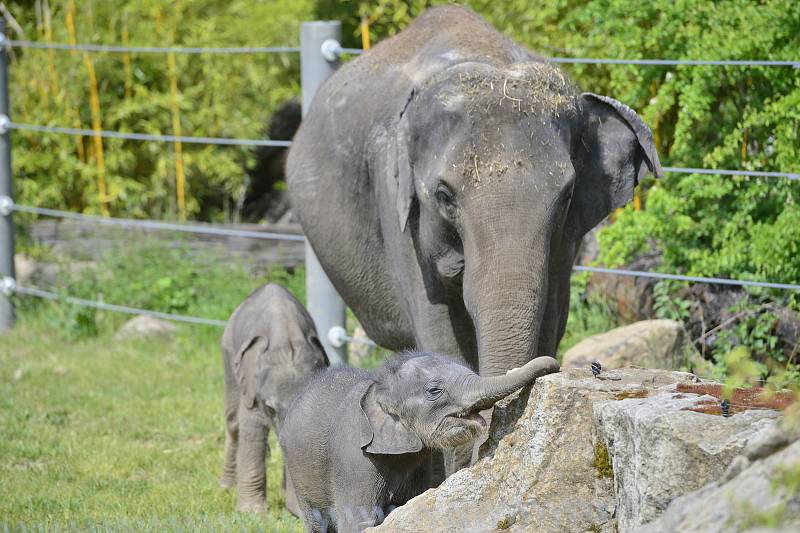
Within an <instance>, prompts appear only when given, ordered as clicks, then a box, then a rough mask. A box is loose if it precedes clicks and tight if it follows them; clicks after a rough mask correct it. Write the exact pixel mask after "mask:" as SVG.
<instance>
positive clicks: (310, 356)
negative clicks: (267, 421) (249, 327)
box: [234, 330, 329, 429]
mask: <svg viewBox="0 0 800 533" xmlns="http://www.w3.org/2000/svg"><path fill="white" fill-rule="evenodd" d="M295 333H298V334H299V336H298V335H291V334H290V332H287V331H286V330H283V331H280V332H275V335H274V336H273V337H272V338H269V337H268V336H266V335H258V336H255V337H252V338H251V339H250V341H249V342H247V343H245V344H244V346H242V348H241V349H240V350H239V352H238V353H237V355H236V358H235V360H234V369H235V371H236V375H237V378H238V380H239V385H240V387H241V390H242V394H243V396H244V401H245V405H246V406H247V407H251V408H253V407H257V408H258V409H260V410H261V411H263V412H264V413H265V414H267V415H268V416H269V417H270V418H271V419H272V420H273V421H274V422H275V423H276V424H278V425H280V422H281V421H282V420H283V418H284V417H285V415H286V411H287V409H288V408H289V404H290V403H291V401H292V399H293V398H294V396H295V395H296V394H297V392H298V390H299V388H300V387H301V386H302V385H303V384H304V383H305V382H306V381H307V380H308V379H309V377H310V376H311V375H312V374H313V373H314V372H316V371H317V370H319V369H322V368H325V367H327V366H329V362H328V358H327V356H326V355H325V350H324V349H323V348H322V345H321V343H320V341H319V339H318V338H317V336H316V333H315V332H313V330H312V332H311V333H308V334H305V332H302V331H297V332H295ZM276 429H279V428H276Z"/></svg>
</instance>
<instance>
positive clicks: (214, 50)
mask: <svg viewBox="0 0 800 533" xmlns="http://www.w3.org/2000/svg"><path fill="white" fill-rule="evenodd" d="M8 43H9V44H10V45H11V47H12V48H37V49H41V50H80V51H84V52H120V53H134V54H165V53H173V54H283V53H297V52H300V48H298V47H296V46H204V47H200V46H116V45H109V44H66V43H43V42H40V41H17V40H10V41H8Z"/></svg>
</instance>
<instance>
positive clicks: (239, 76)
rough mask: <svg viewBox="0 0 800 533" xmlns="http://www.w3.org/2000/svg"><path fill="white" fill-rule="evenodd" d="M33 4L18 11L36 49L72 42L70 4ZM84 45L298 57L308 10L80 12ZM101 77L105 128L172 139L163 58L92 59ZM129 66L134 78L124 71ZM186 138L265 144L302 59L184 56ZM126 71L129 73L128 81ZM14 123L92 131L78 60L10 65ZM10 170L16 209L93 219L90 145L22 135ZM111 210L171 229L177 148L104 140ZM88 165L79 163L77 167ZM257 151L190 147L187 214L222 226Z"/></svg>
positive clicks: (96, 204)
mask: <svg viewBox="0 0 800 533" xmlns="http://www.w3.org/2000/svg"><path fill="white" fill-rule="evenodd" d="M31 4H32V3H31V2H24V3H21V2H12V5H11V8H12V11H13V12H14V14H15V16H16V18H17V20H19V22H20V24H21V25H22V27H23V29H24V30H25V37H26V38H29V39H38V40H46V38H45V30H44V20H45V19H46V18H47V16H49V17H50V18H51V19H52V40H53V41H55V42H69V41H70V35H69V32H68V30H67V23H66V20H67V17H66V12H67V10H68V6H69V2H51V3H50V6H51V9H50V10H49V13H46V14H45V15H42V16H37V15H36V10H34V9H33V6H32V5H31ZM76 4H77V9H76V13H75V27H76V32H75V33H76V35H75V38H76V39H77V41H78V42H88V43H103V44H109V43H113V44H116V43H121V42H123V37H122V33H123V31H124V28H125V27H126V26H127V29H128V33H129V40H130V44H131V45H141V46H172V45H174V46H215V45H218V46H288V45H291V46H295V45H296V44H297V43H298V40H299V37H298V33H299V21H301V20H308V19H310V18H311V14H312V11H311V9H312V2H311V1H306V0H277V1H270V2H249V1H245V0H234V1H232V2H220V1H209V0H184V1H182V2H176V3H173V4H169V5H166V4H164V3H163V2H161V1H158V0H147V1H144V2H141V1H132V0H116V1H114V2H91V1H88V0H84V1H78V2H77V3H76ZM91 58H92V61H93V64H94V69H95V70H96V72H97V80H98V89H99V97H100V107H101V114H102V127H103V128H104V129H107V130H119V131H126V132H142V133H152V134H171V133H173V132H174V130H173V127H172V115H171V96H170V74H169V71H170V69H169V68H168V60H167V56H166V54H131V55H129V56H126V55H124V54H117V53H113V54H111V53H108V54H106V53H102V54H91ZM126 58H128V59H129V60H130V70H127V69H126V67H125V60H126ZM175 60H176V70H175V72H176V75H177V86H178V102H177V103H178V107H179V113H180V123H181V131H182V133H183V135H193V136H209V137H240V138H261V137H262V131H263V128H264V125H265V124H266V122H267V118H268V117H269V115H270V114H271V112H272V110H273V109H274V108H275V106H276V105H277V104H278V103H280V102H282V101H284V100H286V99H288V98H290V97H292V96H294V95H296V94H297V93H298V92H299V64H298V57H297V54H277V55H274V54H241V55H199V56H198V55H185V54H177V55H176V58H175ZM128 72H129V74H128ZM11 102H12V106H13V109H14V120H16V121H18V122H27V123H34V124H47V125H53V126H68V127H75V126H80V127H84V128H90V127H91V113H90V105H89V81H88V77H87V69H86V66H85V63H84V59H83V56H82V54H80V53H77V54H71V53H68V52H63V51H57V52H48V51H43V50H23V51H15V54H14V56H13V61H12V65H11ZM14 139H15V140H14V143H15V149H14V164H15V174H16V176H17V181H16V186H17V197H18V201H19V202H20V203H26V204H33V205H43V206H48V207H54V208H66V209H72V210H77V211H85V212H90V213H97V212H101V211H100V198H99V196H98V188H97V172H98V170H97V166H96V155H95V154H94V148H93V143H92V139H91V138H86V137H84V138H79V139H76V138H74V137H71V136H63V135H42V134H39V133H25V132H17V133H15V136H14ZM104 154H105V164H106V173H107V175H106V182H107V187H108V197H109V198H108V199H109V202H108V207H109V209H110V211H111V213H112V214H117V215H125V216H134V217H153V218H174V217H175V216H176V215H177V212H176V204H175V197H176V193H175V175H176V174H175V173H176V167H175V158H176V155H175V149H174V146H173V145H172V144H170V143H145V142H139V141H123V140H108V139H107V140H104ZM81 156H82V157H81ZM251 159H252V153H251V151H250V149H249V148H239V147H220V146H206V145H188V144H184V145H183V161H184V166H185V169H186V183H187V185H186V187H187V194H186V196H187V210H188V213H189V215H190V216H193V217H197V218H201V219H204V220H219V219H223V218H224V217H225V216H226V215H227V214H229V211H230V210H231V207H230V206H231V205H235V203H236V200H237V199H238V198H239V196H240V195H241V194H243V191H244V187H243V186H244V173H243V172H242V167H243V166H245V165H247V164H249V162H250V160H251Z"/></svg>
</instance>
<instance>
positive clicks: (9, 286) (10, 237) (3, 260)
mask: <svg viewBox="0 0 800 533" xmlns="http://www.w3.org/2000/svg"><path fill="white" fill-rule="evenodd" d="M5 30H6V21H5V19H4V18H3V17H0V203H2V205H0V276H2V280H0V281H2V290H0V331H7V330H9V329H11V328H12V327H13V326H14V305H13V304H12V302H11V293H12V291H13V284H14V221H13V219H12V217H11V203H10V200H11V199H12V198H13V196H12V194H11V131H10V130H9V128H8V122H9V118H8V117H9V113H8V44H9V43H8V39H7V37H6V35H5ZM4 198H5V200H4Z"/></svg>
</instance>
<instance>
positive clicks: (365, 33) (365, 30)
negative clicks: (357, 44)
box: [361, 16, 370, 50]
mask: <svg viewBox="0 0 800 533" xmlns="http://www.w3.org/2000/svg"><path fill="white" fill-rule="evenodd" d="M369 44H370V43H369V21H367V17H366V16H363V17H361V48H363V49H364V50H369Z"/></svg>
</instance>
